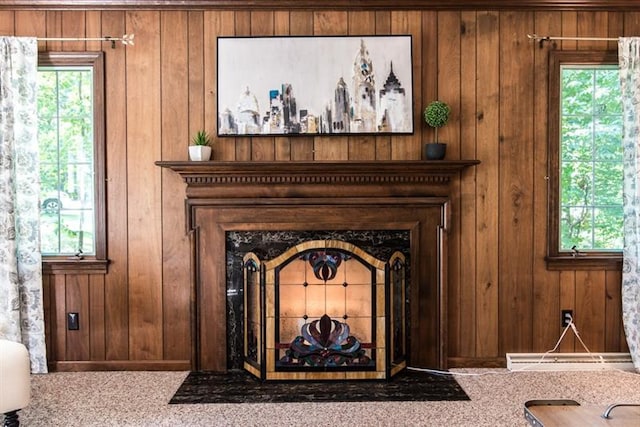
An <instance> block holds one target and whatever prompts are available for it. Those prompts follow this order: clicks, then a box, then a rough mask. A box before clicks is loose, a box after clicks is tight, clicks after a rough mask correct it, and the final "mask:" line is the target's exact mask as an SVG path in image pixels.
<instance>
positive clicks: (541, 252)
mask: <svg viewBox="0 0 640 427" xmlns="http://www.w3.org/2000/svg"><path fill="white" fill-rule="evenodd" d="M535 31H536V33H537V34H561V31H562V21H561V15H560V14H558V13H553V12H537V13H536V14H535ZM551 49H553V46H551V45H550V44H549V43H546V44H545V46H544V48H542V49H541V48H540V47H535V48H534V55H535V57H534V61H535V64H536V65H535V69H536V70H537V72H536V73H535V80H534V85H535V93H536V94H537V95H536V104H535V110H534V115H535V123H536V126H535V130H534V156H533V157H534V181H533V185H534V187H533V189H534V202H533V204H534V206H533V209H534V212H535V215H534V217H533V220H534V223H533V227H534V236H536V238H535V240H534V249H533V250H534V261H533V277H534V280H533V295H534V300H533V344H532V345H533V348H536V349H546V350H549V349H552V348H553V346H554V345H555V343H556V341H557V339H558V337H559V336H560V333H561V331H562V328H561V326H560V323H559V322H554V320H555V319H558V318H559V316H560V305H559V303H560V273H558V272H553V271H548V270H547V266H546V262H545V256H546V252H547V246H546V242H547V239H546V238H543V236H545V234H546V233H547V227H548V221H547V207H548V205H547V203H548V191H547V190H548V179H547V162H548V156H549V153H548V151H547V139H548V135H547V133H548V132H547V129H548V125H549V122H548V114H549V113H548V102H549V101H548V99H549V85H548V82H549V72H548V58H549V50H551ZM550 325H551V327H550ZM546 350H545V351H546Z"/></svg>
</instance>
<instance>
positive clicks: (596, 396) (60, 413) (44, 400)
mask: <svg viewBox="0 0 640 427" xmlns="http://www.w3.org/2000/svg"><path fill="white" fill-rule="evenodd" d="M454 371H455V372H459V373H473V374H483V375H479V376H478V375H475V376H457V377H456V378H457V380H458V382H459V383H460V385H461V386H462V387H463V388H464V390H465V391H466V392H467V394H468V395H469V397H470V398H471V401H458V402H375V403H362V402H358V403H343V402H341V403H279V404H189V405H169V404H168V402H169V400H170V399H171V396H172V395H173V394H174V393H175V391H176V390H177V388H178V387H179V386H180V384H181V383H182V381H183V380H184V378H185V377H186V375H187V372H77V373H52V374H46V375H36V376H33V377H32V386H33V396H32V402H31V405H30V406H29V407H28V408H26V409H24V410H23V411H21V412H20V420H21V425H23V426H26V427H29V426H322V427H327V426H354V427H355V426H363V425H369V426H438V427H448V426H527V425H529V424H528V423H527V422H526V421H525V419H524V416H523V411H524V406H523V405H524V403H525V402H526V401H527V400H532V399H559V398H565V399H573V400H576V401H578V402H580V403H582V404H597V405H602V408H603V410H604V408H605V407H606V406H607V405H608V404H610V403H622V402H629V403H640V375H638V374H633V373H628V372H618V371H607V372H561V373H546V372H526V373H525V372H518V373H509V372H508V371H507V370H495V371H489V370H483V369H474V370H459V369H458V370H454ZM489 372H498V374H490V373H489Z"/></svg>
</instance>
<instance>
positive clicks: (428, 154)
mask: <svg viewBox="0 0 640 427" xmlns="http://www.w3.org/2000/svg"><path fill="white" fill-rule="evenodd" d="M446 153H447V144H445V143H442V142H429V143H427V144H424V157H425V158H426V159H427V160H442V159H444V156H445V154H446Z"/></svg>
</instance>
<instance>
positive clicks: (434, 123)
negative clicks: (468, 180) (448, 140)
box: [423, 101, 451, 160]
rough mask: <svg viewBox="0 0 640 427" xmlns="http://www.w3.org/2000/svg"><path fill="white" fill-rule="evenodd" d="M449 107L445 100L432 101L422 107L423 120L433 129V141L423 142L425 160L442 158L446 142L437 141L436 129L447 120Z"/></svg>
mask: <svg viewBox="0 0 640 427" xmlns="http://www.w3.org/2000/svg"><path fill="white" fill-rule="evenodd" d="M450 113H451V108H450V107H449V105H447V103H446V102H442V101H433V102H431V103H430V104H429V105H427V108H425V109H424V113H423V116H424V122H425V123H426V124H427V125H428V126H430V127H432V128H433V129H434V130H435V140H434V142H429V143H427V144H425V157H426V158H427V160H442V159H444V156H445V154H446V151H447V144H445V143H443V142H440V141H438V129H439V128H441V127H442V126H444V125H446V124H447V122H448V121H449V114H450Z"/></svg>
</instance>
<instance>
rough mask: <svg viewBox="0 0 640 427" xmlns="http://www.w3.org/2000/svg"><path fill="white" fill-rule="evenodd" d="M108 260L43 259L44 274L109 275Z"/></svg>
mask: <svg viewBox="0 0 640 427" xmlns="http://www.w3.org/2000/svg"><path fill="white" fill-rule="evenodd" d="M108 265H109V260H107V259H74V258H43V260H42V273H43V274H107V271H108Z"/></svg>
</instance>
